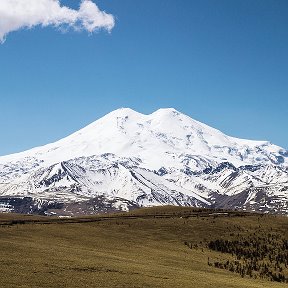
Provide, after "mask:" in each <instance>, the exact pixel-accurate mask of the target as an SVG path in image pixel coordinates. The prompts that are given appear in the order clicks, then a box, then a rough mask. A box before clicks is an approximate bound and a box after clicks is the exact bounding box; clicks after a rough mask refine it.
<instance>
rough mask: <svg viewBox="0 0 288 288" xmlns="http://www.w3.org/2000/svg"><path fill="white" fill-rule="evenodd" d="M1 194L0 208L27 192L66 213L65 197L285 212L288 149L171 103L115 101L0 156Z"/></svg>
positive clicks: (116, 204)
mask: <svg viewBox="0 0 288 288" xmlns="http://www.w3.org/2000/svg"><path fill="white" fill-rule="evenodd" d="M0 195H1V196H2V206H3V207H4V208H3V209H2V210H5V209H6V210H7V209H8V208H7V207H10V206H11V201H12V200H11V199H15V198H17V197H18V198H19V197H22V198H23V197H26V198H25V199H26V200H27V199H32V200H31V201H32V202H33V201H34V202H33V203H34V204H33V205H30V206H31V207H34V208H35V205H36V206H37V207H40V208H41V207H42V206H43V205H44V204H43V203H45V205H44V206H45V207H46V208H47V209H48V208H49V209H50V210H51V209H52V208H55V205H56V206H57V205H59V203H61V205H62V206H63V205H64V206H65V207H66V208H63V209H62V212H63V211H64V210H65V209H66V213H68V212H69V211H68V210H67V207H68V206H69V205H70V206H69V207H71V205H72V204H71V203H74V204H73V205H74V206H73V207H74V208H73V209H74V210H75V209H76V208H75V205H76V204H75V203H78V204H77V205H78V206H77V205H76V206H77V207H78V208H79V207H80V208H79V209H82V210H81V211H82V212H83V213H84V212H85V210H87V212H88V213H95V211H96V212H97V210H99V209H98V208H99V207H100V206H101V207H102V208H103V207H105V205H106V206H107V205H108V206H109V207H110V208H111V207H112V208H113V209H115V210H117V209H120V210H127V209H131V208H133V207H134V208H135V207H139V206H152V205H167V204H171V205H189V206H198V207H208V206H210V207H211V206H212V207H222V208H230V209H234V208H237V209H246V210H259V211H272V212H279V213H288V151H286V150H285V149H283V148H281V147H278V146H276V145H273V144H271V143H270V142H267V141H251V140H243V139H238V138H234V137H230V136H227V135H225V134H223V133H222V132H220V131H219V130H216V129H214V128H211V127H209V126H207V125H205V124H202V123H200V122H198V121H196V120H193V119H191V118H190V117H188V116H186V115H184V114H182V113H180V112H178V111H176V110H175V109H170V108H169V109H159V110H157V111H156V112H154V113H152V114H150V115H143V114H140V113H138V112H135V111H133V110H131V109H128V108H122V109H118V110H115V111H113V112H111V113H109V114H107V115H106V116H104V117H103V118H101V119H99V120H97V121H95V122H93V123H92V124H90V125H88V126H87V127H85V128H83V129H81V130H79V131H78V132H76V133H73V134H72V135H70V136H68V137H66V138H63V139H61V140H59V141H57V142H55V143H51V144H48V145H45V146H42V147H37V148H34V149H31V150H28V151H25V152H21V153H17V154H12V155H7V156H2V157H0ZM3 199H4V200H3ZM91 199H97V201H96V202H97V203H96V204H95V203H94V202H93V201H92V202H93V203H92V202H91ZM0 201H1V199H0ZM13 201H14V200H13ZM26 202H27V201H26ZM26 202H25V203H26ZM36 202H37V203H36ZM17 203H18V202H17ZM35 203H36V204H35ZM39 203H40V204H39ZM41 203H42V204H41ZM47 203H48V204H47ZM51 203H52V204H51ZM83 203H86V204H87V203H89V205H88V204H87V205H88V206H87V205H86V204H85V205H84V204H83ZM91 203H92V204H91ZM9 205H10V206H9ZM25 205H26V204H25ZM49 205H50V206H49ZM51 205H52V206H51ZM53 205H54V206H53ZM67 205H68V206H67ZM12 206H13V205H12ZM28 206H29V205H28ZM30 206H29V207H30ZM51 207H52V208H51ZM87 207H88V208H87ZM34 208H33V209H34ZM102 208H101V209H102ZM31 209H32V208H31ZM33 209H32V210H33ZM73 209H72V210H73ZM79 209H78V210H79ZM0 210H1V202H0ZM6 210H5V211H6ZM36 210H37V209H36ZM56 210H57V209H56ZM76 210H77V209H76ZM102 210H103V209H102ZM102 210H101V211H102ZM33 211H34V210H33ZM91 211H92V212H91ZM28 212H29V211H28ZM55 213H56V212H55ZM68 214H69V213H68Z"/></svg>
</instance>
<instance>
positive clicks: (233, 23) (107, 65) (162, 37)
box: [0, 0, 288, 155]
mask: <svg viewBox="0 0 288 288" xmlns="http://www.w3.org/2000/svg"><path fill="white" fill-rule="evenodd" d="M94 2H95V3H96V4H97V5H98V7H99V8H100V9H101V10H105V11H106V12H107V13H111V14H113V15H114V17H115V27H114V28H113V29H112V30H111V33H108V32H107V31H99V32H97V33H92V34H89V33H87V32H85V31H82V32H75V31H72V29H70V30H69V31H68V32H65V33H63V32H61V31H59V29H55V28H53V27H45V28H42V27H35V28H33V29H31V30H25V29H22V30H18V31H16V32H12V33H10V34H8V35H7V39H6V41H5V42H4V43H3V44H2V45H0V65H1V66H0V67H1V69H0V121H1V123H2V125H1V136H0V137H1V142H0V143H1V145H0V155H5V154H10V153H13V152H18V151H22V150H26V149H28V148H32V147H35V146H39V145H43V144H47V143H49V142H53V141H55V140H58V139H60V138H62V137H64V136H67V135H69V134H70V133H72V132H74V131H76V130H79V129H80V128H82V127H84V126H85V125H87V124H89V123H91V122H93V121H95V120H96V119H98V118H99V117H101V116H103V115H105V114H106V113H108V112H110V111H112V110H114V109H117V108H120V107H130V108H132V109H135V110H137V111H139V112H142V113H147V114H148V113H151V112H153V111H154V110H156V109H158V108H160V107H174V108H175V109H177V110H179V111H181V112H183V113H185V114H187V115H189V116H191V117H192V118H194V119H197V120H199V121H201V122H204V123H206V124H208V125H210V126H212V127H215V128H217V129H219V130H221V131H223V132H224V133H226V134H228V135H231V136H235V137H239V138H247V139H255V140H269V141H271V142H273V143H274V144H277V145H279V146H282V147H284V148H286V149H287V148H288V133H287V128H286V127H287V124H288V17H287V15H288V2H287V1H286V0H271V1H270V0H259V1H258V0H253V1H251V0H234V1H231V0H217V1H216V0H201V1H200V0H198V1H193V0H177V1H175V0H174V1H172V0H146V1H140V0H136V1H135V0H121V1H119V0H106V1H104V0H102V1H96V0H95V1H94ZM61 3H62V4H63V5H67V6H69V7H71V8H74V9H77V8H78V6H79V3H80V1H75V0H73V1H72V0H71V1H69V0H66V1H62V2H61ZM0 25H1V22H0Z"/></svg>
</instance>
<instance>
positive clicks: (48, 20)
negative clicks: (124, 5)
mask: <svg viewBox="0 0 288 288" xmlns="http://www.w3.org/2000/svg"><path fill="white" fill-rule="evenodd" d="M114 24H115V22H114V17H113V15H111V14H107V13H106V12H104V11H101V10H100V9H99V8H98V7H97V5H96V4H95V3H93V2H92V1H91V0H82V1H80V7H79V10H74V9H71V8H69V7H66V6H61V3H60V1H59V0H0V42H4V40H5V38H6V36H7V34H9V33H10V32H13V31H16V30H19V29H23V28H28V29H29V28H32V27H34V26H37V25H41V26H43V27H45V26H54V27H61V26H63V25H64V26H68V27H71V28H73V29H75V30H87V31H88V32H93V31H96V30H98V29H106V30H108V31H110V30H111V29H112V28H113V27H114Z"/></svg>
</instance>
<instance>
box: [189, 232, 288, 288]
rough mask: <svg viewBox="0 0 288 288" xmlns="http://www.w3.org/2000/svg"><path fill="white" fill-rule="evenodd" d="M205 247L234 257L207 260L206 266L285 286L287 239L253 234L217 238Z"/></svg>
mask: <svg viewBox="0 0 288 288" xmlns="http://www.w3.org/2000/svg"><path fill="white" fill-rule="evenodd" d="M186 245H187V244H186ZM187 246H188V245H187ZM208 248H209V249H211V250H213V251H218V252H221V253H227V254H231V255H232V257H233V258H234V259H233V260H231V259H230V260H224V261H212V260H210V259H209V258H208V265H209V266H214V267H216V268H220V269H226V270H229V271H231V272H235V273H239V274H240V275H241V276H242V277H244V276H245V275H246V276H249V277H251V278H262V279H268V280H271V281H277V282H285V283H288V240H286V239H284V238H282V237H281V236H280V235H279V234H276V233H268V234H266V235H263V236H257V235H256V233H254V234H253V235H249V236H247V237H242V236H240V237H239V239H236V240H225V239H217V240H213V241H210V242H208Z"/></svg>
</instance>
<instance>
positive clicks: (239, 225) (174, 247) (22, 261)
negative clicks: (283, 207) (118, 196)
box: [0, 207, 288, 288]
mask: <svg viewBox="0 0 288 288" xmlns="http://www.w3.org/2000/svg"><path fill="white" fill-rule="evenodd" d="M195 211H196V210H193V209H191V208H183V209H181V208H171V207H164V208H161V209H160V208H153V209H144V210H139V211H134V212H132V213H131V214H129V215H134V216H135V217H133V218H127V217H121V215H120V216H115V215H110V216H111V218H109V217H106V218H103V219H102V218H99V217H98V218H97V217H94V218H93V217H88V218H82V220H83V219H90V220H93V221H94V220H99V221H95V222H84V223H83V222H81V223H76V222H77V221H78V220H77V219H75V221H74V219H73V221H74V222H75V223H69V221H70V222H72V221H71V220H70V219H69V220H66V219H64V220H61V221H59V220H58V222H56V223H55V222H53V221H55V220H53V219H51V223H50V224H48V223H49V221H50V220H49V218H42V217H36V218H34V217H33V216H19V215H8V214H3V215H1V216H0V223H1V222H2V224H4V223H6V224H7V223H8V222H7V221H9V219H13V220H14V222H13V223H17V221H15V220H17V219H18V220H25V221H27V219H29V221H31V222H29V223H26V224H13V225H2V226H0V233H1V234H0V271H1V277H0V287H39V288H40V287H41V288H45V287H69V288H70V287H101V288H105V287H168V288H169V287H196V288H198V287H199V288H201V287H229V288H231V287H235V288H236V287H259V288H260V287H272V288H273V287H286V286H287V284H286V285H285V284H279V283H276V282H268V281H260V280H257V279H250V278H241V276H240V275H238V274H236V273H231V272H228V271H226V270H221V269H216V268H214V267H210V266H208V265H207V258H208V257H212V258H213V257H214V258H217V257H221V255H220V254H217V253H216V252H212V251H209V250H208V249H205V248H204V249H203V250H202V248H198V249H189V248H188V247H187V246H186V245H184V242H185V241H190V242H192V243H195V244H196V243H198V244H199V243H200V242H205V241H208V240H211V239H217V238H219V237H220V238H221V237H226V238H227V237H228V238H229V237H230V235H231V234H233V233H234V234H235V233H241V234H243V233H244V234H245V233H250V232H252V231H256V230H257V229H258V230H259V227H260V229H262V231H264V232H265V231H271V229H272V231H275V232H277V233H281V234H283V235H284V236H285V237H287V239H288V234H287V233H288V232H287V231H288V229H287V228H288V219H287V218H284V217H274V216H263V217H260V216H258V215H254V216H253V215H251V216H245V217H236V216H235V217H232V216H231V217H224V216H219V217H213V216H207V215H208V214H207V213H206V214H207V215H206V216H204V215H202V216H203V217H201V216H200V217H188V218H187V216H188V215H189V213H190V214H191V213H192V212H193V213H194V212H195ZM122 215H123V214H122ZM148 215H150V216H149V217H147V216H148ZM153 215H155V217H154V216H153ZM159 215H162V216H163V215H164V216H165V215H167V216H168V217H167V218H161V217H160V216H159ZM199 215H201V214H199ZM125 216H127V215H125ZM9 217H12V218H9ZM34 219H35V220H37V221H40V222H36V223H33V220H34ZM43 219H44V220H43ZM47 220H48V221H47ZM82 220H81V219H80V220H79V221H82ZM100 220H101V221H100ZM41 221H45V223H46V224H45V223H44V222H43V223H41ZM19 223H21V221H20V222H19Z"/></svg>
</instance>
